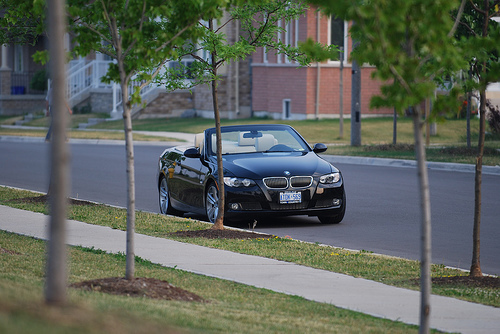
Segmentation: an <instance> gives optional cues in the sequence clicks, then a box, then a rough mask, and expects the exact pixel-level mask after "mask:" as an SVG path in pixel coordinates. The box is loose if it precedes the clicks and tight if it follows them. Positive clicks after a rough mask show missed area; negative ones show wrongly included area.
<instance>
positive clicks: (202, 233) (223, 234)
mask: <svg viewBox="0 0 500 334" xmlns="http://www.w3.org/2000/svg"><path fill="white" fill-rule="evenodd" d="M169 235H174V236H178V237H187V238H206V239H271V238H276V236H274V235H270V234H261V233H254V232H248V231H241V230H233V229H224V230H212V229H206V230H196V231H177V232H172V233H169Z"/></svg>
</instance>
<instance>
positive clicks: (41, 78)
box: [30, 69, 49, 91]
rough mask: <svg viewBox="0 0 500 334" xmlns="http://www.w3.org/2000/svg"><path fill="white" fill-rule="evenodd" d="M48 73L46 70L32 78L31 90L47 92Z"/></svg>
mask: <svg viewBox="0 0 500 334" xmlns="http://www.w3.org/2000/svg"><path fill="white" fill-rule="evenodd" d="M48 78H49V77H48V76H47V72H46V71H45V69H43V70H40V71H38V72H36V73H35V74H34V75H33V77H32V78H31V82H30V88H31V89H34V90H39V91H46V90H47V80H48Z"/></svg>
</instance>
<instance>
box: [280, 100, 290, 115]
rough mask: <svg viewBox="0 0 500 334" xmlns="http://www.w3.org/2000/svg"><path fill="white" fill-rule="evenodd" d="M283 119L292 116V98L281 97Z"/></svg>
mask: <svg viewBox="0 0 500 334" xmlns="http://www.w3.org/2000/svg"><path fill="white" fill-rule="evenodd" d="M287 105H288V115H287ZM282 106H283V113H282V118H283V119H291V118H292V99H283V103H282Z"/></svg>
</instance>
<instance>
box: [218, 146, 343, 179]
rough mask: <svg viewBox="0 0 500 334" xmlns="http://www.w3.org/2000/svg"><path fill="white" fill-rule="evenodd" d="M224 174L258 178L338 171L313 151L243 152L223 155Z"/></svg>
mask: <svg viewBox="0 0 500 334" xmlns="http://www.w3.org/2000/svg"><path fill="white" fill-rule="evenodd" d="M223 165H224V174H226V175H230V174H232V175H233V176H237V177H248V178H252V179H260V178H263V177H270V176H285V171H288V172H290V176H304V175H323V174H327V173H330V172H332V171H338V170H337V169H336V168H335V167H333V166H332V165H331V164H330V163H328V162H327V161H325V160H323V159H321V158H320V157H318V156H317V155H316V154H315V153H314V152H272V153H245V154H233V155H224V156H223Z"/></svg>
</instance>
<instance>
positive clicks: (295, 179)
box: [263, 176, 313, 189]
mask: <svg viewBox="0 0 500 334" xmlns="http://www.w3.org/2000/svg"><path fill="white" fill-rule="evenodd" d="M263 181H264V184H265V185H266V187H268V188H269V189H286V188H288V186H289V185H290V186H291V187H292V188H304V187H309V186H310V185H311V184H312V182H313V178H312V176H292V177H291V178H290V180H288V179H287V178H286V177H266V178H265V179H263Z"/></svg>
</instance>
